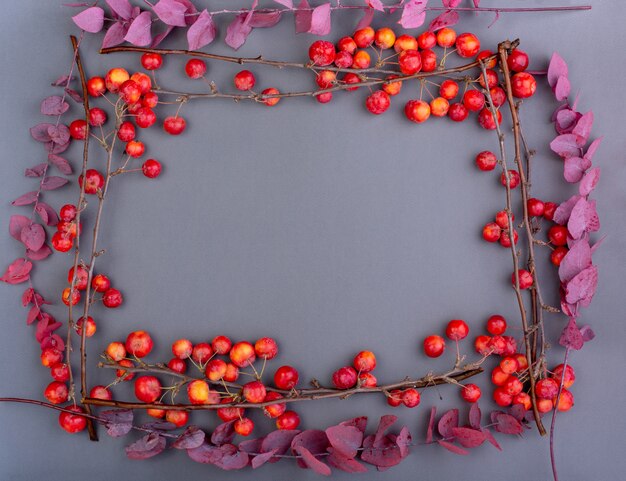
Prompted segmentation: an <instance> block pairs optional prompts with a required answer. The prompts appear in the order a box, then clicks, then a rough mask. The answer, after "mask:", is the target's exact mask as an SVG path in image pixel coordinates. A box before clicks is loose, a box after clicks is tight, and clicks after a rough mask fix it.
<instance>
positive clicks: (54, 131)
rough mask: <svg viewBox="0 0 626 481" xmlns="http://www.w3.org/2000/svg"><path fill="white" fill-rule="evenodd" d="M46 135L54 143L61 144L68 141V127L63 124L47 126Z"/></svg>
mask: <svg viewBox="0 0 626 481" xmlns="http://www.w3.org/2000/svg"><path fill="white" fill-rule="evenodd" d="M48 135H49V136H50V139H51V140H52V142H54V143H55V144H59V145H63V144H66V143H68V142H69V141H70V129H69V128H68V127H67V125H64V124H59V125H52V126H50V127H48Z"/></svg>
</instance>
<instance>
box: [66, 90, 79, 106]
mask: <svg viewBox="0 0 626 481" xmlns="http://www.w3.org/2000/svg"><path fill="white" fill-rule="evenodd" d="M65 93H66V94H67V95H69V96H70V98H71V99H72V100H73V101H74V102H78V103H81V102H82V101H83V96H82V95H81V94H79V93H78V92H77V91H76V90H73V89H68V88H66V89H65Z"/></svg>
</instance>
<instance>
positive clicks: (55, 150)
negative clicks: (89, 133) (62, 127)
mask: <svg viewBox="0 0 626 481" xmlns="http://www.w3.org/2000/svg"><path fill="white" fill-rule="evenodd" d="M69 146H70V141H69V140H68V141H67V142H65V143H64V144H58V143H56V142H53V141H52V140H51V141H50V142H46V143H45V144H44V147H45V148H46V152H47V153H48V154H62V153H63V152H65V151H66V150H67V149H68V147H69Z"/></svg>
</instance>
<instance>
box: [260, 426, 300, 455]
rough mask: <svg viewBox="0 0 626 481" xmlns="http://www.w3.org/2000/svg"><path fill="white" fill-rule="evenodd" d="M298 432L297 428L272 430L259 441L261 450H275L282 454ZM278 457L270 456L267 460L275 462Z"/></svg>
mask: <svg viewBox="0 0 626 481" xmlns="http://www.w3.org/2000/svg"><path fill="white" fill-rule="evenodd" d="M298 434H300V431H298V430H297V429H294V430H289V431H285V430H281V429H279V430H277V431H272V432H271V433H269V434H268V435H267V436H265V438H264V439H263V442H262V443H261V452H263V453H267V452H268V451H274V450H275V451H276V454H278V455H283V454H285V453H286V452H287V449H289V447H290V446H291V443H292V441H293V439H294V438H295V437H296V436H297V435H298ZM279 460H280V458H276V457H275V458H272V459H271V460H270V461H269V462H270V463H275V462H277V461H279Z"/></svg>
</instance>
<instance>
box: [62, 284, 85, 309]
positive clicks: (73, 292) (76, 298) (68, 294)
mask: <svg viewBox="0 0 626 481" xmlns="http://www.w3.org/2000/svg"><path fill="white" fill-rule="evenodd" d="M80 298H81V295H80V291H79V290H78V289H76V288H74V289H72V288H71V287H66V288H65V289H63V292H62V293H61V300H62V301H63V304H65V305H66V306H69V305H70V304H71V305H72V306H75V305H76V304H78V303H79V302H80Z"/></svg>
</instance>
